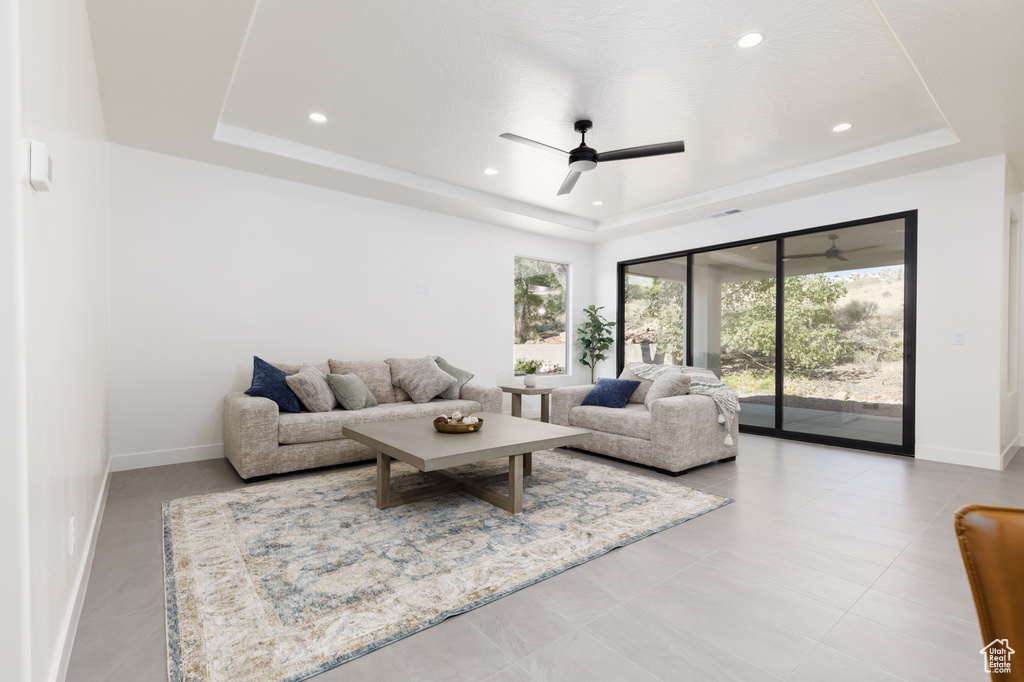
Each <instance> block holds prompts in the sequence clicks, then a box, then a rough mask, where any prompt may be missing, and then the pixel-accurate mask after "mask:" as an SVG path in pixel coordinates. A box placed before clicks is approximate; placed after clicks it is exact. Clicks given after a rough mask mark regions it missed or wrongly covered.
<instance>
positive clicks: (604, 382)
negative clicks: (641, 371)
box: [583, 379, 640, 407]
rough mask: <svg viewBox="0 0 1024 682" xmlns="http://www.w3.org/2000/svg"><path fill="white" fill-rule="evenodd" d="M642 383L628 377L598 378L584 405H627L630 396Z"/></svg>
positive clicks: (584, 400)
mask: <svg viewBox="0 0 1024 682" xmlns="http://www.w3.org/2000/svg"><path fill="white" fill-rule="evenodd" d="M639 385H640V382H639V381H629V380H627V379H598V380H597V383H596V384H594V387H593V388H592V389H590V393H588V394H587V397H586V398H584V399H583V404H584V405H596V406H598V407H625V406H626V401H628V400H629V396H631V395H633V391H635V390H636V387H637V386H639Z"/></svg>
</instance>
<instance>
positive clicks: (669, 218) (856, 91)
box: [87, 0, 1024, 241]
mask: <svg viewBox="0 0 1024 682" xmlns="http://www.w3.org/2000/svg"><path fill="white" fill-rule="evenodd" d="M87 4H88V9H89V15H90V22H91V25H92V32H93V43H94V51H95V54H96V63H97V69H98V72H99V80H100V87H101V94H102V97H103V102H104V111H105V116H106V121H107V133H108V137H109V139H110V140H111V141H113V142H118V143H122V144H128V145H132V146H137V147H141V148H145V149H151V150H154V151H158V152H164V153H168V154H174V155H178V156H183V157H186V158H193V159H197V160H202V161H207V162H211V163H217V164H221V165H226V166H231V167H236V168H241V169H245V170H251V171H254V172H258V173H265V174H270V175H274V176H278V177H282V178H287V179H291V180H295V181H299V182H304V183H309V184H314V185H319V186H323V187H330V188H333V189H338V190H342V191H346V192H352V193H355V194H361V195H365V196H369V197H374V198H379V199H384V200H387V201H393V202H397V203H401V204H407V205H411V206H417V207H422V208H425V209H428V210H434V211H440V212H444V213H449V214H452V215H456V216H462V217H467V218H473V219H477V220H483V221H486V222H491V223H495V224H500V225H507V226H510V227H518V228H523V229H529V230H534V231H541V232H545V233H549V234H556V235H562V236H568V237H572V238H576V239H583V240H587V241H596V240H599V239H605V238H610V237H616V236H620V235H624V234H632V233H636V232H640V231H646V230H651V229H658V228H660V227H665V226H669V225H678V224H685V223H687V222H692V221H695V220H700V219H704V218H705V217H706V216H707V215H708V214H709V213H712V212H714V211H718V210H721V209H723V208H731V207H733V206H737V207H740V208H745V209H750V208H756V207H758V206H763V205H766V204H768V203H772V202H774V201H778V200H781V199H792V198H796V197H799V196H805V195H808V194H812V193H817V192H821V191H825V190H829V189H837V188H841V187H846V186H851V185H855V184H861V183H864V182H869V181H873V180H877V179H883V178H886V177H892V176H895V175H899V174H903V173H906V172H912V171H916V170H923V169H927V168H931V167H936V166H939V165H945V164H949V163H955V162H959V161H964V160H969V159H973V158H980V157H983V156H989V155H992V154H999V153H1007V154H1009V155H1010V159H1011V163H1013V164H1014V165H1015V168H1016V170H1017V173H1018V174H1019V175H1021V177H1024V173H1022V170H1024V163H1022V162H1024V131H1021V129H1020V126H1019V125H1014V124H1015V123H1017V122H1019V121H1020V118H1021V116H1020V112H1021V111H1024V47H1022V44H1021V40H1020V38H1019V36H1020V34H1021V29H1024V3H1021V2H1019V0H977V1H976V2H970V3H965V2H961V1H959V0H878V1H877V2H870V1H863V0H858V1H849V0H848V1H842V0H775V1H774V2H770V3H766V2H763V0H696V1H693V0H691V1H688V2H673V1H668V0H661V1H657V2H652V1H649V0H647V1H643V0H640V1H634V2H630V3H623V2H621V1H615V0H590V1H589V2H566V1H559V2H552V1H551V0H518V1H512V0H488V1H487V2H480V0H441V1H435V2H412V1H410V0H375V1H374V2H354V1H346V2H334V1H330V0H320V1H308V0H307V1H303V0H259V2H255V1H254V0H218V1H217V2H209V0H175V1H174V2H172V1H171V0H163V1H162V2H159V1H158V2H151V3H149V2H147V3H142V2H138V1H137V0H87ZM751 30H757V31H761V32H763V33H764V34H765V36H766V38H765V41H764V42H763V43H762V44H761V45H760V46H758V47H756V48H754V49H751V50H740V49H738V48H737V47H736V46H735V43H736V40H737V39H738V38H739V37H740V36H741V35H743V34H744V33H746V32H748V31H751ZM311 111H320V112H323V113H324V114H326V115H327V116H328V122H327V123H325V124H320V125H318V124H315V123H312V122H311V121H310V120H309V119H308V114H309V113H310V112H311ZM579 118H589V119H591V120H593V121H594V129H593V130H592V131H591V132H590V133H588V135H587V143H588V144H589V145H590V146H592V147H594V148H596V149H597V150H598V151H609V150H612V149H618V148H622V147H631V146H637V145H644V144H651V143H657V142H667V141H673V140H680V139H681V140H685V142H686V147H687V151H686V152H685V153H683V154H674V155H668V156H662V157H652V158H642V159H632V160H627V161H615V162H605V163H603V164H600V165H599V166H598V168H597V169H595V170H593V171H591V172H588V173H586V174H584V175H583V177H582V178H581V179H580V181H579V183H578V184H577V185H576V188H575V190H574V191H573V192H572V194H570V195H567V196H561V197H559V196H556V194H555V193H556V191H557V189H558V186H559V184H560V183H561V181H562V179H563V178H564V177H565V174H566V172H567V167H566V166H567V161H566V160H565V159H563V158H559V157H558V156H555V155H552V154H547V153H544V152H543V151H540V150H537V149H533V148H530V147H527V146H524V145H519V144H516V143H513V142H509V141H507V140H503V139H500V138H499V137H498V135H499V134H501V133H504V132H514V133H516V134H519V135H522V136H525V137H529V138H532V139H535V140H539V141H541V142H544V143H546V144H549V145H552V146H554V147H559V148H561V149H565V150H568V149H571V148H573V147H575V146H576V145H577V144H578V142H579V136H578V134H577V133H575V132H574V131H573V129H572V124H573V121H575V120H576V119H579ZM842 121H850V122H852V123H854V128H853V129H852V130H850V131H848V132H845V133H834V132H832V126H833V125H835V124H836V123H839V122H842ZM487 167H493V168H496V169H498V170H499V173H498V174H497V175H494V176H485V175H484V174H483V172H482V171H483V169H484V168H487ZM594 201H602V202H603V205H602V206H599V207H596V206H594V205H593V202H594ZM727 219H728V218H725V220H727Z"/></svg>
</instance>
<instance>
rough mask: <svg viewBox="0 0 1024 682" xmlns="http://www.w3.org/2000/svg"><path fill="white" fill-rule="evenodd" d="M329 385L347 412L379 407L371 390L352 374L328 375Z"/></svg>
mask: <svg viewBox="0 0 1024 682" xmlns="http://www.w3.org/2000/svg"><path fill="white" fill-rule="evenodd" d="M327 383H328V384H329V385H330V387H331V391H333V392H334V395H335V396H336V397H337V398H338V402H339V403H340V404H341V406H342V408H344V409H346V410H363V409H366V408H367V407H374V406H376V405H377V399H376V398H374V397H373V393H370V389H368V388H367V387H366V384H364V383H363V380H362V379H360V378H359V377H358V376H356V375H355V374H353V373H352V372H345V373H344V374H328V375H327Z"/></svg>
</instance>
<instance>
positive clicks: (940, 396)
mask: <svg viewBox="0 0 1024 682" xmlns="http://www.w3.org/2000/svg"><path fill="white" fill-rule="evenodd" d="M1004 180H1005V159H1004V157H1002V156H999V157H992V158H988V159H982V160H979V161H974V162H971V163H965V164H961V165H957V166H952V167H948V168H941V169H938V170H934V171H930V172H927V173H920V174H916V175H911V176H906V177H903V178H898V179H895V180H889V181H885V182H879V183H875V184H871V185H865V186H862V187H856V188H853V189H849V190H845V191H841V192H833V193H829V194H823V195H820V196H816V197H813V198H809V199H804V200H800V201H794V202H789V203H785V204H779V205H776V206H771V207H768V208H764V209H760V210H756V211H750V212H746V213H740V214H738V215H734V216H730V217H727V218H720V219H714V220H712V219H709V220H706V221H703V222H700V223H697V224H693V225H686V226H682V227H678V228H672V229H668V230H662V231H660V232H656V233H652V234H645V235H640V236H636V237H630V238H624V239H619V240H611V241H608V242H604V243H602V244H599V245H597V247H596V248H595V252H594V272H595V285H594V286H595V288H594V294H595V297H596V299H597V302H598V305H605V306H608V307H609V308H610V309H613V308H614V305H615V300H616V298H615V293H616V281H615V272H616V270H615V265H616V263H617V262H618V261H622V260H629V259H632V258H639V257H642V256H650V255H655V254H660V253H667V252H671V251H679V250H685V249H692V248H697V247H701V246H710V245H714V244H721V243H725V242H730V241H736V240H742V239H748V238H753V237H759V236H764V235H771V234H777V233H781V232H788V231H791V230H798V229H802V228H811V227H817V226H825V225H830V224H833V223H839V222H843V221H848V220H855V219H859V218H866V217H870V216H875V215H884V214H888V213H895V212H899V211H906V210H911V209H917V210H918V242H919V243H918V280H917V281H918V296H917V302H918V310H917V329H918V336H917V431H916V451H917V456H918V457H919V458H921V459H931V460H938V461H946V462H955V463H959V464H968V465H972V466H979V467H986V468H1001V467H1002V466H1004V465H1005V458H1004V457H1003V449H1002V447H1001V443H1000V417H1001V411H1002V409H1004V408H1003V406H1002V399H1003V397H1004V395H1005V391H1004V390H1002V389H1003V388H1004V387H1005V381H1004V376H1005V353H1001V352H1000V350H1001V348H1002V347H1003V346H1005V343H1004V338H1005V324H1003V323H1002V322H1001V321H1002V320H1004V319H1005V308H1006V303H1005V296H1006V289H1005V283H1004V282H1005V279H1004V271H1005V266H1004V239H1005V219H1004V218H1005V216H1004V212H1005V211H1004V208H1005V206H1004V205H1005V191H1004V190H1005V188H1004ZM954 331H963V332H964V334H965V343H964V345H962V346H953V345H951V337H952V333H953V332H954ZM612 372H614V368H613V367H611V366H608V365H606V366H605V367H603V368H602V371H601V374H602V375H604V376H608V375H610V374H611V373H612ZM1009 454H1010V455H1012V452H1010V453H1009Z"/></svg>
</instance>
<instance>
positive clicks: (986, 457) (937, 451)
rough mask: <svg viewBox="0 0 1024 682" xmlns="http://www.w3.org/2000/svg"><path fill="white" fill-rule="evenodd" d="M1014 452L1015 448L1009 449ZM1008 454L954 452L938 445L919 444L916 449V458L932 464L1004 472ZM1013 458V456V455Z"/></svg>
mask: <svg viewBox="0 0 1024 682" xmlns="http://www.w3.org/2000/svg"><path fill="white" fill-rule="evenodd" d="M1008 449H1010V450H1012V451H1014V452H1015V450H1013V448H1008ZM1005 456H1006V453H1005V452H1004V453H990V452H971V451H970V450H954V449H952V448H940V447H938V446H936V445H921V444H918V445H917V447H916V448H915V453H914V457H915V458H917V459H922V460H928V461H930V462H945V463H946V464H960V465H962V466H968V467H978V468H979V469H993V470H995V471H1002V470H1003V469H1004V468H1005V467H1006V462H1008V461H1009V459H1006V460H1005V461H1004V457H1005ZM1011 457H1012V455H1011Z"/></svg>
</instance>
